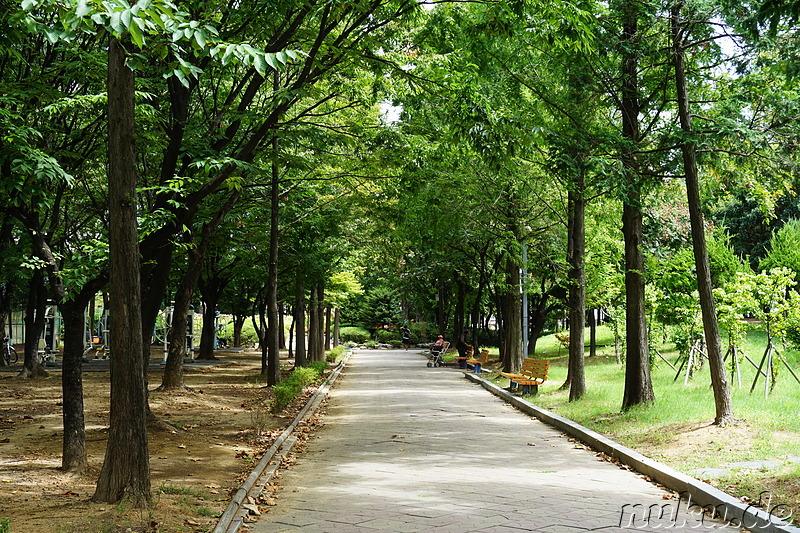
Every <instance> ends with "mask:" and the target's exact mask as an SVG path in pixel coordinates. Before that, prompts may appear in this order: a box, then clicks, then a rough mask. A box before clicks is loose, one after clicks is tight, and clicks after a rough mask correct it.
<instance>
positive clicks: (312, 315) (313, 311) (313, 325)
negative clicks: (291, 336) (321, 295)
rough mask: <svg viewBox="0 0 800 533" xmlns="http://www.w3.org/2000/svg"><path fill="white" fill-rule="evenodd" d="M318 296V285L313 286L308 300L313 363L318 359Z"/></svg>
mask: <svg viewBox="0 0 800 533" xmlns="http://www.w3.org/2000/svg"><path fill="white" fill-rule="evenodd" d="M318 301H319V299H318V296H317V286H316V285H314V286H313V287H311V300H310V301H309V302H308V362H309V363H313V362H314V361H316V356H317V339H318V338H319V337H318V336H317V326H318V324H319V322H318V321H317V310H318V309H319V306H318V305H317V302H318Z"/></svg>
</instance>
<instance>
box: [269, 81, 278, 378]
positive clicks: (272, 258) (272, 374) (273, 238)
mask: <svg viewBox="0 0 800 533" xmlns="http://www.w3.org/2000/svg"><path fill="white" fill-rule="evenodd" d="M277 85H278V72H277V71H276V72H275V83H274V86H275V87H277ZM272 151H273V153H272V179H271V183H270V229H269V267H268V269H267V317H268V320H269V328H268V330H267V348H268V350H267V361H268V366H267V384H268V385H275V384H277V383H278V382H279V381H280V380H281V362H280V342H281V341H280V333H279V331H280V321H279V320H278V244H279V242H278V239H279V233H278V229H279V228H278V224H279V222H280V173H279V168H278V153H277V152H278V138H277V137H273V138H272Z"/></svg>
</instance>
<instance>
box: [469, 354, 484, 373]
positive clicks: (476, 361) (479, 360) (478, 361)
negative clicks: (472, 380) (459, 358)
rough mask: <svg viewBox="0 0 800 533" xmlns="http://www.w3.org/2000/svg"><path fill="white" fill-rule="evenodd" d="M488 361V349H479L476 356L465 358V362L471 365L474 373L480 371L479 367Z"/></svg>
mask: <svg viewBox="0 0 800 533" xmlns="http://www.w3.org/2000/svg"><path fill="white" fill-rule="evenodd" d="M488 362H489V350H481V352H480V354H478V356H477V357H473V358H472V359H467V363H469V364H471V365H472V369H473V371H474V372H475V373H476V374H480V373H481V367H482V366H483V365H485V364H486V363H488Z"/></svg>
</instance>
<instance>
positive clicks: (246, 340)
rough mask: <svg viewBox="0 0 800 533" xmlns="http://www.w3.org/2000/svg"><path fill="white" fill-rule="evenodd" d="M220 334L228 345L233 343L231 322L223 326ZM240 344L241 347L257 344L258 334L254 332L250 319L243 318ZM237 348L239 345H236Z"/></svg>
mask: <svg viewBox="0 0 800 533" xmlns="http://www.w3.org/2000/svg"><path fill="white" fill-rule="evenodd" d="M221 336H222V337H225V338H226V339H227V340H228V345H229V346H232V345H233V322H230V323H228V324H227V325H226V326H225V330H224V331H223V333H222V335H221ZM241 344H242V346H241V347H251V346H256V345H257V344H258V335H257V334H256V330H255V329H254V328H253V323H252V322H251V321H250V320H245V322H244V325H243V326H242V340H241ZM237 348H239V346H237Z"/></svg>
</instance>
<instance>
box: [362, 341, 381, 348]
mask: <svg viewBox="0 0 800 533" xmlns="http://www.w3.org/2000/svg"><path fill="white" fill-rule="evenodd" d="M364 346H366V347H367V348H377V347H378V341H374V340H372V339H369V340H368V341H366V342H365V343H364Z"/></svg>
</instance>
